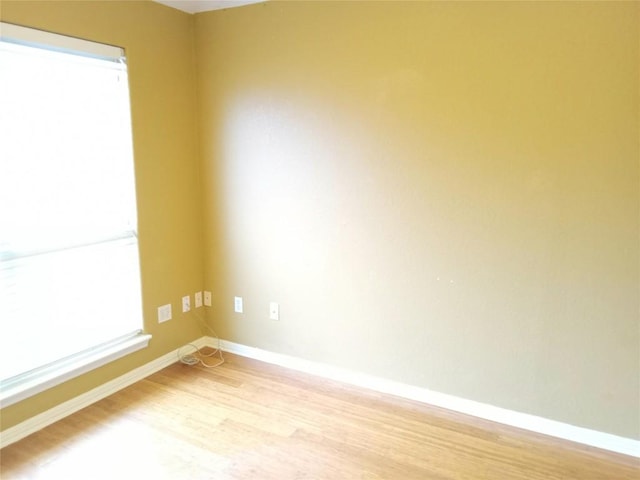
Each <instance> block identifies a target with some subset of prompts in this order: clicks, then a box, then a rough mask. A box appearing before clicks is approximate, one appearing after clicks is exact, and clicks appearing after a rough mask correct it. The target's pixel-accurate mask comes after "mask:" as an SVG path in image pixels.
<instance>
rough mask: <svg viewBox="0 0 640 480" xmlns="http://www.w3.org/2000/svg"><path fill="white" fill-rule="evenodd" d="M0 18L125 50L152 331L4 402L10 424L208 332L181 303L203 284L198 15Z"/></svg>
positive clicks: (59, 7) (121, 7) (23, 8)
mask: <svg viewBox="0 0 640 480" xmlns="http://www.w3.org/2000/svg"><path fill="white" fill-rule="evenodd" d="M0 18H1V19H2V21H6V22H13V23H18V24H22V25H26V26H30V27H36V28H42V29H45V30H51V31H54V32H57V33H62V34H67V35H72V36H78V37H82V38H87V39H89V40H94V41H98V42H105V43H110V44H115V45H118V46H122V47H124V48H125V49H126V52H127V57H128V64H129V78H130V87H131V107H132V117H133V118H132V119H133V137H134V153H135V168H136V181H137V189H138V216H139V239H140V256H141V264H142V265H141V266H142V286H143V302H144V321H145V329H146V330H147V331H148V332H150V333H151V334H152V335H153V338H152V340H151V343H150V347H149V348H146V349H144V350H142V351H139V352H136V353H135V354H132V355H129V356H127V357H125V358H123V359H121V360H118V361H116V362H113V363H112V364H109V365H107V366H105V367H103V368H100V369H98V370H95V371H93V372H91V373H89V374H86V375H83V376H81V377H79V378H77V379H75V380H72V381H69V382H66V383H64V384H62V385H60V386H58V387H56V388H53V389H51V390H49V391H47V392H44V393H42V394H40V395H36V396H35V397H32V398H30V399H28V400H25V401H23V402H20V403H18V404H15V405H12V406H10V407H7V408H4V409H2V411H1V412H0V417H1V419H2V424H1V428H2V429H6V428H8V427H11V426H13V425H15V424H17V423H19V422H20V421H22V420H24V419H26V418H29V417H30V416H32V415H34V414H37V413H40V412H42V411H44V410H47V409H48V408H51V407H53V406H54V405H56V404H58V403H60V402H63V401H65V400H68V399H70V398H73V397H74V396H77V395H79V394H81V393H83V392H85V391H88V390H89V389H91V388H93V387H96V386H98V385H100V384H102V383H104V382H106V381H108V380H111V379H113V378H115V377H117V376H119V375H122V374H123V373H125V372H127V371H129V370H131V369H133V368H135V367H138V366H140V365H143V364H145V363H147V362H149V361H151V360H153V359H155V358H157V357H159V356H161V355H163V354H165V353H167V352H169V351H171V350H173V349H175V348H178V347H180V346H181V345H183V344H184V343H186V342H188V341H191V340H193V339H194V338H197V337H199V336H201V335H202V333H201V332H200V330H199V329H198V328H197V326H196V321H195V319H194V318H193V316H192V314H191V316H189V315H183V314H182V313H180V309H179V308H178V305H179V303H178V302H179V301H180V297H182V296H183V295H186V294H191V295H193V293H194V292H195V291H196V290H201V289H202V286H203V283H202V282H203V272H202V255H201V252H202V228H201V224H202V222H201V220H202V209H201V205H202V199H201V195H200V184H199V176H200V175H199V166H198V162H197V155H196V147H197V141H196V134H195V131H196V124H195V122H196V110H195V93H194V88H193V85H194V56H193V17H192V16H190V15H187V14H184V13H182V12H179V11H177V10H174V9H171V8H168V7H164V6H161V5H158V4H155V3H151V2H98V1H91V2H89V1H87V2H82V1H80V2H78V1H71V2H62V1H45V2H31V1H28V2H27V1H17V2H13V1H7V0H2V1H0ZM107 301H108V299H105V302H107ZM169 302H171V303H173V316H174V319H173V320H171V321H169V322H166V323H163V324H162V325H159V324H158V323H157V310H156V309H157V307H158V306H159V305H162V304H165V303H169ZM96 308H100V305H96ZM192 313H193V312H192ZM0 321H6V319H1V320H0ZM35 334H37V332H34V335H35ZM26 340H28V339H26ZM52 341H55V339H52Z"/></svg>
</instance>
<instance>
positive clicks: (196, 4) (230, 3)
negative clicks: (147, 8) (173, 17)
mask: <svg viewBox="0 0 640 480" xmlns="http://www.w3.org/2000/svg"><path fill="white" fill-rule="evenodd" d="M153 1H154V2H156V3H161V4H163V5H166V6H168V7H171V8H176V9H178V10H182V11H183V12H187V13H191V14H193V13H201V12H208V11H210V10H222V9H223V8H233V7H242V6H243V5H250V4H252V3H261V2H266V1H267V0H153Z"/></svg>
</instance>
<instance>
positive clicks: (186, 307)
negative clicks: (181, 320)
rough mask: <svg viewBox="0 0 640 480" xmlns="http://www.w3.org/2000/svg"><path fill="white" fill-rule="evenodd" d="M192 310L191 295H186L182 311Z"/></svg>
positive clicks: (183, 298)
mask: <svg viewBox="0 0 640 480" xmlns="http://www.w3.org/2000/svg"><path fill="white" fill-rule="evenodd" d="M189 310H191V297H190V296H189V295H185V296H184V297H182V311H183V312H188V311H189Z"/></svg>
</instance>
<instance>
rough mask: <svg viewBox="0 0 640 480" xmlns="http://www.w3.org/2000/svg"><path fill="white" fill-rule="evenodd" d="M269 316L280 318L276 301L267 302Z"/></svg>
mask: <svg viewBox="0 0 640 480" xmlns="http://www.w3.org/2000/svg"><path fill="white" fill-rule="evenodd" d="M269 318H270V319H271V320H280V305H278V304H277V303H276V302H271V303H270V304H269Z"/></svg>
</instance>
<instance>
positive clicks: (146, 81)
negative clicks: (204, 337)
mask: <svg viewBox="0 0 640 480" xmlns="http://www.w3.org/2000/svg"><path fill="white" fill-rule="evenodd" d="M638 8H639V6H638V4H637V3H632V2H629V3H621V2H615V3H613V2H603V3H598V2H589V3H586V2H568V3H561V2H539V3H537V2H510V3H507V2H498V3H482V2H473V3H469V2H462V3H454V2H436V3H427V2H424V3H423V2H407V3H401V2H355V3H348V2H324V3H311V2H282V3H281V2H269V3H266V4H260V5H253V6H247V7H242V8H237V9H231V10H224V11H218V12H210V13H205V14H198V15H196V16H189V15H186V14H183V13H181V12H178V11H176V10H172V9H169V8H167V7H164V6H161V5H157V4H153V3H151V2H146V1H145V2H137V1H128V2H116V1H110V2H96V1H91V2H88V1H71V2H61V1H55V2H50V1H45V2H27V1H8V0H2V2H0V16H1V18H2V20H3V21H9V22H15V23H19V24H24V25H28V26H33V27H39V28H44V29H48V30H53V31H56V32H60V33H64V34H69V35H76V36H80V37H84V38H88V39H90V40H95V41H100V42H106V43H113V44H116V45H121V46H124V47H125V48H126V49H127V54H128V58H129V67H130V81H131V96H132V109H133V129H134V132H133V133H134V142H135V155H136V173H137V182H138V197H139V222H140V248H141V257H142V259H141V260H142V276H143V294H144V314H145V322H146V328H147V329H148V330H149V331H150V332H151V333H152V334H153V340H152V344H151V347H150V348H149V349H145V350H143V351H141V352H137V353H135V354H133V355H131V356H128V357H127V358H125V359H122V360H119V361H117V362H114V363H113V364H110V365H108V366H106V367H103V368H101V369H99V370H97V371H95V372H92V373H90V374H87V375H84V376H82V377H80V378H78V379H76V380H73V381H70V382H67V383H66V384H64V385H61V386H59V387H56V388H54V389H52V390H50V391H48V392H46V393H43V394H40V395H37V396H35V397H33V398H32V399H29V400H26V401H24V402H21V403H19V404H17V405H14V406H12V407H8V408H6V409H3V410H2V412H1V415H2V428H3V429H4V428H7V427H10V426H12V425H15V424H16V423H18V422H19V421H21V420H24V419H25V418H28V417H29V416H31V415H34V414H36V413H39V412H41V411H44V410H46V409H47V408H50V407H51V406H53V405H55V404H57V403H59V402H62V401H64V400H67V399H69V398H72V397H74V396H76V395H78V394H80V393H83V392H84V391H86V390H88V389H90V388H92V387H95V386H97V385H99V384H101V383H103V382H104V381H107V380H109V379H112V378H114V377H116V376H118V375H120V374H122V373H124V372H126V371H128V370H130V369H131V368H134V367H136V366H139V365H142V364H144V363H146V362H148V361H150V360H152V359H154V358H157V357H158V356H160V355H162V354H163V353H165V352H168V351H170V350H172V349H174V348H177V347H179V346H180V345H182V344H183V343H184V342H186V341H188V340H191V339H193V338H195V337H197V336H199V335H200V334H201V333H200V331H199V330H198V329H197V327H196V325H195V321H194V319H193V318H191V317H187V318H184V317H182V315H181V314H178V313H175V312H176V310H177V308H176V307H177V304H178V301H179V298H180V297H181V296H182V295H185V294H187V293H192V292H194V291H195V290H199V289H200V288H202V285H203V278H204V285H206V286H207V287H208V288H211V289H212V290H213V293H214V308H213V309H212V312H211V313H212V318H211V319H212V322H213V325H214V326H215V327H216V329H218V330H219V333H220V334H221V336H222V337H224V338H227V339H229V340H232V341H236V342H241V343H245V344H248V345H252V346H256V347H261V348H265V349H269V350H273V351H276V352H281V353H285V354H291V355H296V356H300V357H303V358H307V359H311V360H316V361H321V362H326V363H329V364H333V365H338V366H342V367H347V368H351V369H355V370H359V371H362V372H366V373H370V374H373V375H378V376H382V377H386V378H390V379H394V380H398V381H401V382H407V383H410V384H414V385H419V386H423V387H427V388H430V389H433V390H436V391H440V392H445V393H449V394H453V395H458V396H461V397H464V398H468V399H472V400H477V401H481V402H486V403H490V404H493V405H497V406H501V407H505V408H510V409H513V410H517V411H521V412H526V413H531V414H535V415H540V416H543V417H547V418H551V419H556V420H560V421H563V422H568V423H571V424H574V425H580V426H584V427H588V428H593V429H596V430H600V431H604V432H609V433H613V434H617V435H621V436H625V437H631V438H640V431H639V429H640V413H639V409H638V406H639V405H640V393H639V392H640V375H639V368H638V367H639V359H640V333H639V328H640V325H639V321H638V305H639V304H640V298H639V292H638V290H639V289H638V286H639V284H640V278H639V277H640V273H639V268H640V255H639V248H640V247H639V235H638V233H639V231H640V225H639V222H640V192H639V190H640V189H639V157H640V151H639V113H638V112H639V94H638V79H639V71H638V59H639V53H640V52H639V51H638V43H639V42H638V40H639V38H638V28H639V27H638V24H639V10H638ZM194 32H195V38H196V43H195V47H196V50H195V52H196V55H195V60H196V63H197V66H196V69H194V64H193V61H194V55H193V52H194V50H193V44H192V35H193V34H194ZM196 87H197V91H198V98H197V99H196V97H195V92H196ZM196 100H197V105H196ZM197 112H199V115H200V117H199V120H200V121H199V123H198V122H196V113H197ZM198 132H199V133H198ZM198 137H200V140H198ZM198 148H200V149H201V154H202V162H201V163H200V164H199V163H198V160H197V158H198ZM200 181H201V182H202V183H203V185H202V186H203V187H204V188H203V189H202V192H203V194H201V193H200V185H199V182H200ZM203 207H204V211H203ZM201 214H204V226H205V228H204V231H201V224H202V222H201V221H200V220H201ZM203 234H204V239H203ZM203 251H204V254H202V253H201V252H203ZM203 262H204V263H203ZM203 265H204V266H203ZM234 295H242V296H243V297H244V299H245V313H244V314H243V315H237V314H234V313H233V312H232V303H233V302H232V297H233V296H234ZM269 301H278V302H280V305H281V320H280V321H279V322H274V321H270V320H269V319H268V303H269ZM167 302H172V303H173V304H174V315H175V316H176V317H177V318H175V319H174V320H172V321H170V322H167V323H165V324H162V325H158V324H157V323H156V307H157V306H158V305H161V304H164V303H167Z"/></svg>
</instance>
